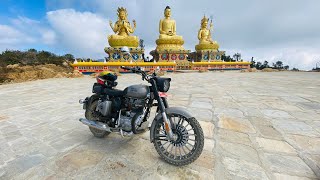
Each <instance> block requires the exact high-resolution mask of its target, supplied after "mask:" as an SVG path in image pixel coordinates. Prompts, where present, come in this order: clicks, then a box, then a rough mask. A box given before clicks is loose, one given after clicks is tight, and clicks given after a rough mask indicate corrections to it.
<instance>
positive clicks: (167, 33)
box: [156, 6, 184, 50]
mask: <svg viewBox="0 0 320 180" xmlns="http://www.w3.org/2000/svg"><path fill="white" fill-rule="evenodd" d="M164 16H165V18H164V19H161V20H160V23H159V33H160V35H159V39H157V40H156V43H157V45H158V46H157V49H158V50H164V49H172V50H183V47H182V45H183V44H184V40H183V38H182V36H178V35H177V34H176V21H175V20H173V19H170V16H171V8H170V7H169V6H167V7H166V8H165V10H164Z"/></svg>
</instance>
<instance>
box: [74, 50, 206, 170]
mask: <svg viewBox="0 0 320 180" xmlns="http://www.w3.org/2000/svg"><path fill="white" fill-rule="evenodd" d="M122 52H124V53H127V54H129V55H130V53H129V50H128V48H123V49H122ZM121 68H122V69H125V70H128V71H132V72H133V73H137V74H140V75H141V76H142V80H145V81H147V82H148V83H149V84H150V86H147V85H141V84H140V85H131V86H129V87H127V88H125V89H124V90H119V89H116V88H115V87H116V86H117V82H116V81H115V80H116V79H117V78H115V77H112V75H110V73H109V74H107V75H103V76H98V77H97V83H94V85H93V89H92V92H93V93H94V94H93V95H92V96H90V97H86V98H85V99H84V100H82V99H81V100H80V101H79V102H80V103H81V104H83V109H85V118H80V119H79V121H80V122H82V123H83V124H85V125H87V126H89V129H90V131H91V132H92V134H93V135H94V136H95V137H98V138H102V137H105V136H106V135H109V134H110V133H111V132H118V133H120V134H121V136H128V135H134V134H140V133H143V132H145V131H146V130H148V128H149V130H150V141H151V143H153V145H154V147H155V149H156V151H157V152H158V154H159V155H160V157H161V158H162V159H164V160H165V161H166V162H168V163H170V164H172V165H176V166H183V165H187V164H190V163H192V162H193V161H195V160H196V159H197V158H198V157H199V156H200V154H201V153H202V150H203V146H204V136H203V131H202V128H201V126H200V124H199V122H198V121H197V120H196V118H195V117H193V116H192V114H190V113H189V112H188V111H186V110H185V109H183V108H180V107H169V105H168V101H167V95H166V93H167V92H168V91H169V89H170V82H171V79H170V78H162V77H159V76H157V74H156V72H154V73H152V74H147V72H145V71H143V70H142V69H141V68H139V67H134V68H130V67H124V66H122V67H121ZM154 106H155V107H157V110H156V116H155V118H154V119H153V121H152V124H151V126H150V127H148V126H149V122H148V118H149V116H150V112H151V108H152V107H154Z"/></svg>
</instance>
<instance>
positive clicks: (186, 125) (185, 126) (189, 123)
mask: <svg viewBox="0 0 320 180" xmlns="http://www.w3.org/2000/svg"><path fill="white" fill-rule="evenodd" d="M189 125H190V123H189V122H188V124H187V125H186V126H184V127H185V128H186V129H187V127H188V126H189ZM191 128H192V127H191Z"/></svg>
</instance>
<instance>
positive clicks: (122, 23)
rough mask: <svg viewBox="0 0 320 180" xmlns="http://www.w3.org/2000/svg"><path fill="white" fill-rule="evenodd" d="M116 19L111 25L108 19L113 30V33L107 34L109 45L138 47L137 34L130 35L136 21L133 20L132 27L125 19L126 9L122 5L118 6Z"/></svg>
mask: <svg viewBox="0 0 320 180" xmlns="http://www.w3.org/2000/svg"><path fill="white" fill-rule="evenodd" d="M117 14H118V21H117V22H116V23H115V24H114V25H112V21H110V22H109V23H110V27H111V29H112V30H113V32H114V33H116V34H113V35H110V36H108V42H109V44H110V46H111V47H123V46H128V47H138V45H139V38H138V37H137V36H130V34H132V33H133V32H134V31H135V29H136V21H135V20H133V27H131V25H130V22H129V21H128V20H127V16H128V14H127V10H126V9H125V8H123V7H120V8H118V13H117Z"/></svg>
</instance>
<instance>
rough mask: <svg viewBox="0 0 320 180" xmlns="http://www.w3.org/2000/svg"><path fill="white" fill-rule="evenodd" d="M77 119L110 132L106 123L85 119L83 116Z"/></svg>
mask: <svg viewBox="0 0 320 180" xmlns="http://www.w3.org/2000/svg"><path fill="white" fill-rule="evenodd" d="M79 121H80V122H82V123H83V124H85V125H87V126H90V127H93V128H97V129H99V130H102V131H108V132H112V131H111V128H110V127H109V126H108V125H106V124H105V123H102V122H98V121H92V120H89V119H85V118H80V119H79Z"/></svg>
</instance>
